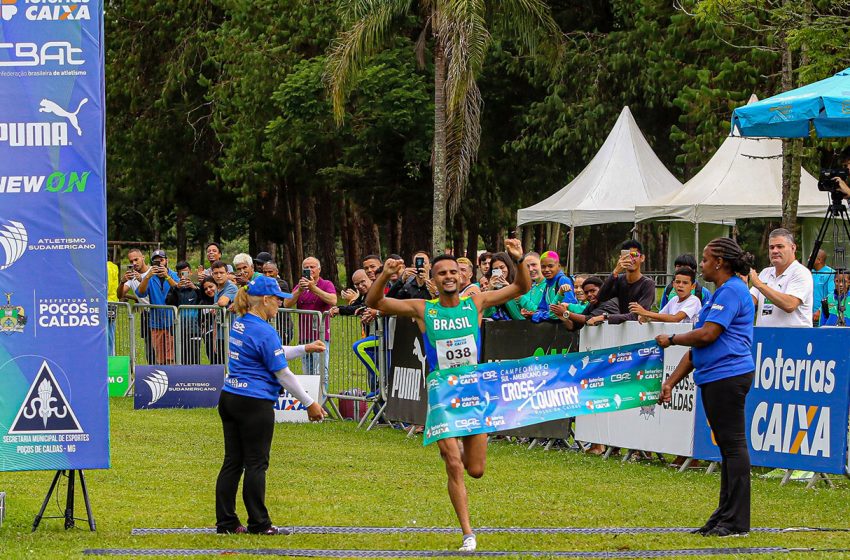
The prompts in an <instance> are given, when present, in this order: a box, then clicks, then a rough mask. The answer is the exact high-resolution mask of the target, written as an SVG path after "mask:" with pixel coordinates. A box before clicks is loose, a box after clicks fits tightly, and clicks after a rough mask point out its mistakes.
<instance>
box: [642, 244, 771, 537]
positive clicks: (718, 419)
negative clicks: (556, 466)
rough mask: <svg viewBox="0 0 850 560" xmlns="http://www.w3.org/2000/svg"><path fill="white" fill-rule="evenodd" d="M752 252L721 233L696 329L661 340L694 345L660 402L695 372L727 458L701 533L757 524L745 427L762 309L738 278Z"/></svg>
mask: <svg viewBox="0 0 850 560" xmlns="http://www.w3.org/2000/svg"><path fill="white" fill-rule="evenodd" d="M752 262H753V257H752V255H750V254H749V253H744V251H743V250H742V249H741V247H739V246H738V244H737V243H735V241H733V240H732V239H729V238H725V237H724V238H718V239H715V240H713V241H711V242H710V243H709V244H708V245H706V247H705V250H704V251H703V253H702V276H703V278H704V279H705V280H706V281H708V282H714V284H715V286H717V289H716V290H715V292H714V294H713V295H712V296H711V298H709V300H708V302H707V303H706V304H705V305H704V306H703V308H702V310H701V311H700V313H699V319H698V320H697V322H696V324H695V325H694V330H692V331H690V332H688V333H683V334H678V335H676V334H674V335H666V334H660V335H658V336H657V337H656V338H655V341H656V342H657V343H658V345H659V346H661V347H662V348H667V347H668V346H671V345H674V344H679V345H682V346H691V347H692V349H691V351H690V352H688V353H687V354H685V356H684V357H683V358H682V361H681V362H679V365H678V366H677V367H676V369H675V370H674V371H673V373H672V374H671V375H670V377H669V378H668V379H667V380H666V381H665V382H664V384H663V385H662V386H661V396H660V397H659V399H658V400H659V402H661V403H666V402H670V399H671V396H672V391H673V387H675V386H676V384H677V383H678V382H679V381H681V380H682V379H684V378H685V377H687V375H688V374H689V373H690V372H691V371H694V370H695V371H694V382H695V383H696V384H697V385H698V386H699V388H700V390H701V394H702V404H703V407H704V408H705V416H706V418H707V419H708V423H709V425H710V426H711V429H712V430H713V431H714V437H715V439H716V441H717V445H718V447H720V454H721V456H722V457H723V463H722V471H721V478H720V504H719V505H718V506H717V509H716V510H715V511H714V513H712V514H711V517H710V518H709V519H708V521H707V522H706V524H705V525H703V526H702V527H700V528H699V529H696V530H695V531H694V533H699V534H701V535H703V536H718V537H726V536H731V535H743V534H746V533H748V532H749V530H750V454H749V451H748V449H747V436H746V432H745V427H744V425H745V419H744V403H745V401H746V397H747V393H748V392H749V390H750V385H752V382H753V372H754V370H755V364H754V363H753V355H752V345H753V319H754V315H755V308H754V307H753V300H752V297H750V293H749V291H748V289H747V285H746V284H745V283H744V282H743V280H741V278H740V277H738V276H737V275H738V274H743V275H746V274H748V273H749V271H750V268H751V267H752Z"/></svg>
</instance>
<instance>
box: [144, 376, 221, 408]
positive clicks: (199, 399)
mask: <svg viewBox="0 0 850 560" xmlns="http://www.w3.org/2000/svg"><path fill="white" fill-rule="evenodd" d="M223 386H224V366H221V365H211V366H136V382H135V385H134V394H133V408H135V409H136V410H139V409H143V408H212V407H214V406H218V397H219V393H220V392H221V388H222V387H223Z"/></svg>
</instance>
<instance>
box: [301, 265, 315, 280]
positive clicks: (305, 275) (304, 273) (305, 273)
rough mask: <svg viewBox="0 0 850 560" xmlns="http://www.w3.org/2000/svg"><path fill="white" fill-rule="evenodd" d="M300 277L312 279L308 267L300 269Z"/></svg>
mask: <svg viewBox="0 0 850 560" xmlns="http://www.w3.org/2000/svg"><path fill="white" fill-rule="evenodd" d="M301 278H306V279H307V280H312V279H313V273H312V272H310V269H309V268H305V269H304V270H302V271H301Z"/></svg>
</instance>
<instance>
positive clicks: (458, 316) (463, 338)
mask: <svg viewBox="0 0 850 560" xmlns="http://www.w3.org/2000/svg"><path fill="white" fill-rule="evenodd" d="M424 338H425V354H426V356H427V357H428V364H429V365H430V366H431V370H432V371H433V370H435V369H446V368H453V367H458V366H470V365H472V366H474V365H478V355H479V351H480V345H481V329H480V327H479V325H478V309H477V308H476V307H475V303H473V301H472V298H471V297H462V298H460V303H459V304H458V305H457V306H455V307H443V306H442V305H440V303H439V300H437V299H432V300H427V301H426V302H425V337H424Z"/></svg>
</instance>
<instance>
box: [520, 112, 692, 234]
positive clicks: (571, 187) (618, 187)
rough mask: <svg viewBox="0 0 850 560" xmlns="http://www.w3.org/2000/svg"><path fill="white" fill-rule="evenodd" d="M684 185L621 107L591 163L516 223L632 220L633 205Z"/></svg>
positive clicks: (522, 212) (576, 223)
mask: <svg viewBox="0 0 850 560" xmlns="http://www.w3.org/2000/svg"><path fill="white" fill-rule="evenodd" d="M681 189H682V183H680V182H679V181H678V180H677V179H676V177H674V176H673V174H672V173H670V172H669V171H668V170H667V168H666V167H664V164H663V163H661V160H659V159H658V156H656V155H655V152H653V151H652V148H651V147H650V146H649V143H648V142H647V141H646V138H644V137H643V134H642V133H641V131H640V129H639V128H638V125H637V123H636V122H635V119H634V117H632V113H631V111H629V108H628V107H623V110H622V111H621V112H620V116H619V117H618V118H617V122H616V124H615V125H614V128H613V129H612V130H611V132H610V133H609V134H608V138H606V139H605V143H604V144H602V147H601V148H600V149H599V152H597V153H596V155H595V156H594V157H593V159H592V160H591V161H590V163H589V164H588V165H587V167H585V168H584V170H583V171H582V172H581V173H579V174H578V176H577V177H576V178H575V179H573V180H572V182H570V184H568V185H567V186H566V187H564V188H562V189H561V190H560V191H558V192H556V193H555V194H553V195H552V196H550V197H549V198H547V199H546V200H543V201H542V202H538V203H537V204H535V205H533V206H530V207H528V208H523V209H521V210H520V211H519V212H518V213H517V224H518V225H523V224H527V223H531V222H559V223H562V224H565V225H567V226H570V227H576V226H589V225H594V224H607V223H614V222H634V220H635V205H636V204H645V203H647V202H648V201H650V200H653V199H656V198H659V197H663V196H669V195H671V194H672V193H675V192H677V191H679V190H681Z"/></svg>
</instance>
